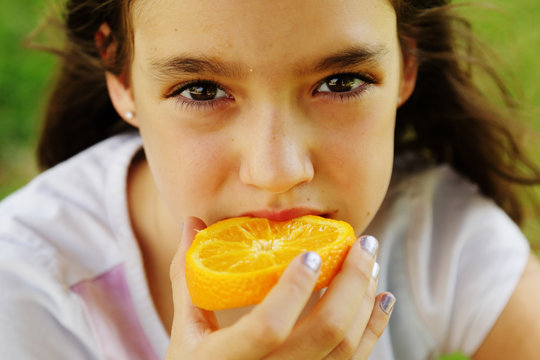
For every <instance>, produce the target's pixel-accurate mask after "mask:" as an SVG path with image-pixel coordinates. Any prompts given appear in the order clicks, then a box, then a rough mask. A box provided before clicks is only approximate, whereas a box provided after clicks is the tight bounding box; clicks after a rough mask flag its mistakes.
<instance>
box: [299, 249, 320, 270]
mask: <svg viewBox="0 0 540 360" xmlns="http://www.w3.org/2000/svg"><path fill="white" fill-rule="evenodd" d="M302 263H303V264H304V265H305V266H307V267H308V268H309V269H310V270H311V271H313V272H317V271H319V268H320V267H321V257H320V256H319V254H317V253H316V252H313V251H308V252H307V253H305V254H304V256H303V257H302Z"/></svg>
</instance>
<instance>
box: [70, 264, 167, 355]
mask: <svg viewBox="0 0 540 360" xmlns="http://www.w3.org/2000/svg"><path fill="white" fill-rule="evenodd" d="M71 289H72V290H73V291H74V292H75V293H76V294H78V295H79V296H80V297H81V299H82V300H83V301H84V303H85V305H86V312H87V315H88V318H89V322H90V324H91V326H92V328H93V330H94V332H95V334H96V337H97V339H98V341H99V343H100V344H101V347H102V350H103V353H104V354H105V357H106V359H111V360H113V359H114V360H143V359H144V360H154V359H155V360H157V359H158V357H157V355H156V352H155V351H154V349H153V348H152V346H151V344H150V342H149V340H148V338H147V337H146V334H145V333H144V331H143V328H142V326H141V324H140V322H139V319H138V317H137V312H136V311H135V306H134V304H133V301H132V298H131V294H130V291H129V288H128V285H127V282H126V277H125V274H124V267H123V265H118V266H115V267H114V268H112V269H111V270H109V271H108V272H106V273H104V274H102V275H100V276H98V277H96V278H94V279H91V280H84V281H81V282H79V283H77V284H75V285H73V286H72V287H71Z"/></svg>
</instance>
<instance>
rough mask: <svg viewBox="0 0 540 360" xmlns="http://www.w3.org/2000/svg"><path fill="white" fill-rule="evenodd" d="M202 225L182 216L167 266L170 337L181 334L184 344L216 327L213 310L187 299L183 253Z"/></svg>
mask: <svg viewBox="0 0 540 360" xmlns="http://www.w3.org/2000/svg"><path fill="white" fill-rule="evenodd" d="M205 227H206V225H205V224H204V222H203V221H202V220H200V219H198V218H195V217H189V218H187V219H186V221H185V222H184V224H183V227H182V236H181V239H180V244H179V246H178V249H177V251H176V253H175V255H174V257H173V260H172V263H171V267H170V278H171V285H172V292H173V304H174V318H173V325H172V329H171V338H172V337H173V336H181V337H182V338H183V339H182V340H181V342H182V343H184V344H185V342H197V339H198V338H200V337H201V336H202V335H204V334H205V333H208V332H212V331H214V330H216V329H217V321H216V318H215V315H214V313H213V312H211V311H206V310H203V309H200V308H198V307H196V306H194V305H193V303H192V302H191V297H190V295H189V291H188V288H187V284H186V276H185V264H186V252H187V251H188V249H189V247H190V246H191V243H192V242H193V238H194V237H195V234H196V233H197V231H198V230H202V229H204V228H205ZM178 340H179V339H178Z"/></svg>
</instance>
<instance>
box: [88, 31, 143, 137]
mask: <svg viewBox="0 0 540 360" xmlns="http://www.w3.org/2000/svg"><path fill="white" fill-rule="evenodd" d="M94 39H95V42H96V47H97V49H98V51H99V53H100V55H101V59H102V61H103V62H104V63H107V62H110V61H111V60H113V57H114V56H115V54H116V42H115V41H114V40H113V39H112V38H111V28H110V27H109V25H108V24H107V23H103V24H101V26H100V27H99V29H98V31H97V32H96V34H95V37H94ZM113 61H114V60H113ZM105 81H106V83H107V88H108V90H109V97H110V98H111V101H112V104H113V106H114V108H115V109H116V112H118V114H119V115H120V117H122V118H123V119H124V120H125V121H126V122H128V123H129V124H131V125H133V126H135V127H137V121H136V117H135V102H134V101H133V92H132V91H131V87H130V84H129V80H128V79H127V78H126V77H125V75H124V74H119V75H116V74H113V73H112V72H110V71H106V72H105Z"/></svg>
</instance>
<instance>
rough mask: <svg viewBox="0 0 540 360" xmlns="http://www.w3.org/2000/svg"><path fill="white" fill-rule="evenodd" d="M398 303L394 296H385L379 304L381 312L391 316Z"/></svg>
mask: <svg viewBox="0 0 540 360" xmlns="http://www.w3.org/2000/svg"><path fill="white" fill-rule="evenodd" d="M395 303H396V298H395V296H394V295H392V294H384V295H383V297H382V299H381V302H380V303H379V306H380V307H381V310H382V311H384V312H385V313H387V314H390V313H391V312H392V309H394V304H395Z"/></svg>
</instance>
